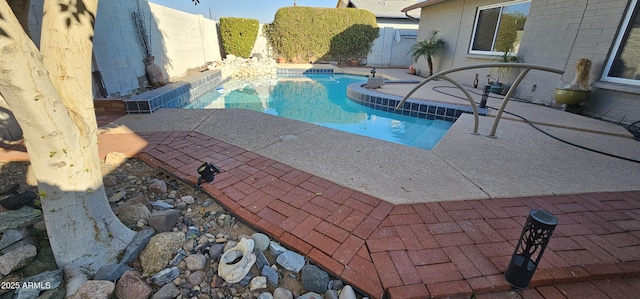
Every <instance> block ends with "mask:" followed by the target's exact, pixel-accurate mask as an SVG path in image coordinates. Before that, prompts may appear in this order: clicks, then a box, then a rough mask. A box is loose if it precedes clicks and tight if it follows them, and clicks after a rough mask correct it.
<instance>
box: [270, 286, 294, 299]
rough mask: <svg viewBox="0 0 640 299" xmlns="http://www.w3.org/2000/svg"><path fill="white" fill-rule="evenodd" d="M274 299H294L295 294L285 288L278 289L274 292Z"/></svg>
mask: <svg viewBox="0 0 640 299" xmlns="http://www.w3.org/2000/svg"><path fill="white" fill-rule="evenodd" d="M273 299H293V293H291V291H289V290H287V289H285V288H277V289H275V291H273Z"/></svg>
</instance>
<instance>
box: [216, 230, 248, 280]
mask: <svg viewBox="0 0 640 299" xmlns="http://www.w3.org/2000/svg"><path fill="white" fill-rule="evenodd" d="M253 245H254V243H253V240H249V239H242V240H240V242H238V244H237V245H236V246H235V247H234V248H231V249H230V250H228V251H227V252H225V253H223V254H222V257H220V264H219V265H218V275H220V277H222V278H223V279H224V280H225V281H226V282H228V283H236V282H239V281H240V280H242V278H243V277H245V275H247V273H249V270H251V266H253V264H254V263H255V262H256V256H255V255H254V254H253ZM239 257H242V258H241V259H240V261H239V262H237V263H234V261H235V260H236V259H237V258H239Z"/></svg>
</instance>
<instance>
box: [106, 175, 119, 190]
mask: <svg viewBox="0 0 640 299" xmlns="http://www.w3.org/2000/svg"><path fill="white" fill-rule="evenodd" d="M102 184H104V186H105V187H107V188H111V187H115V186H116V185H117V184H118V181H116V179H115V178H114V177H113V176H110V175H109V176H106V177H105V178H104V179H103V180H102Z"/></svg>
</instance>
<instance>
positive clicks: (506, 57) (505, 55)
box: [489, 48, 521, 94]
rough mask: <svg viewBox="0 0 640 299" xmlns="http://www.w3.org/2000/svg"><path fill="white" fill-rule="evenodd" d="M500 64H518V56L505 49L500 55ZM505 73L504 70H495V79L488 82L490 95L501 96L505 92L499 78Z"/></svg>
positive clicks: (500, 68)
mask: <svg viewBox="0 0 640 299" xmlns="http://www.w3.org/2000/svg"><path fill="white" fill-rule="evenodd" d="M499 61H500V62H520V61H521V60H520V57H518V55H516V54H514V53H513V52H511V51H510V50H509V49H507V48H505V50H503V51H502V53H501V54H500V60H499ZM506 71H507V69H506V68H502V67H499V68H498V69H497V75H496V79H495V80H494V81H491V80H489V85H491V88H490V89H489V91H490V92H492V93H497V94H502V93H503V92H504V90H505V87H506V86H505V84H504V83H502V82H500V77H501V76H502V75H504V73H505V72H506Z"/></svg>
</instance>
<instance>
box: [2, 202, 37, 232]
mask: <svg viewBox="0 0 640 299" xmlns="http://www.w3.org/2000/svg"><path fill="white" fill-rule="evenodd" d="M40 220H42V212H40V211H39V210H36V209H34V208H31V207H27V206H24V207H22V208H20V209H17V210H11V211H6V212H2V213H0V233H4V232H5V231H6V230H8V229H16V228H24V227H29V226H31V225H33V224H34V223H36V222H38V221H40Z"/></svg>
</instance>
